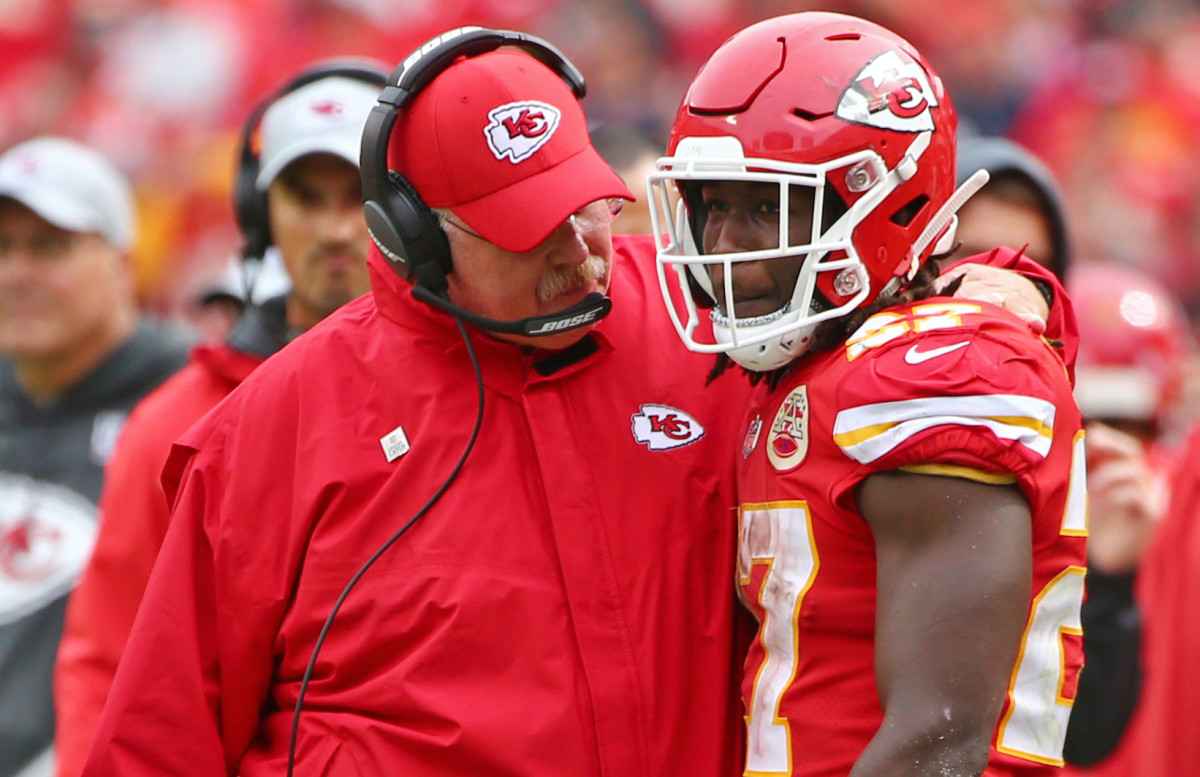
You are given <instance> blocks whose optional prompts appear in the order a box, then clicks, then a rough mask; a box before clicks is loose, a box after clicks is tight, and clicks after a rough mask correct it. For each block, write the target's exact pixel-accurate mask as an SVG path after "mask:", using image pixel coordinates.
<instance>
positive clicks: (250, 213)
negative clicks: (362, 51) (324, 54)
mask: <svg viewBox="0 0 1200 777" xmlns="http://www.w3.org/2000/svg"><path fill="white" fill-rule="evenodd" d="M335 77H340V78H350V79H353V80H355V81H362V82H364V83H367V84H370V85H372V86H378V87H380V88H382V87H383V86H384V85H385V84H387V77H388V76H387V70H386V69H385V68H384V67H383V64H382V63H380V62H376V61H374V60H370V59H365V58H361V57H334V58H331V59H324V60H321V61H320V62H318V63H316V64H315V65H313V66H311V67H309V68H306V69H305V70H303V71H302V72H300V73H299V74H298V75H296V76H295V77H294V78H292V79H291V80H290V81H288V82H287V83H285V84H284V85H283V86H281V87H279V88H277V89H276V90H275V91H273V92H271V93H270V94H269V95H268V96H267V97H266V98H265V99H263V100H262V101H261V102H260V103H259V104H258V105H257V106H256V107H255V109H254V110H253V111H252V112H251V113H250V116H249V117H248V118H247V119H246V123H245V124H244V125H243V126H242V132H241V135H240V140H239V148H240V152H239V154H238V167H237V173H236V175H235V176H234V182H233V213H234V217H235V218H236V219H237V225H238V229H240V230H241V233H242V240H243V245H242V258H243V259H244V260H256V259H262V256H263V254H264V253H266V251H267V249H268V248H270V247H271V244H272V238H271V221H270V218H269V216H268V209H267V193H266V192H264V191H260V190H259V188H258V173H259V167H260V165H259V149H258V148H257V147H256V141H257V133H258V125H259V122H261V121H262V117H263V114H265V113H266V112H267V110H268V109H269V108H270V107H271V105H273V104H274V103H275V101H276V100H278V99H279V98H281V97H283V96H284V95H286V94H289V93H291V92H294V91H296V90H297V89H299V88H301V87H303V86H307V85H308V84H311V83H314V82H316V81H321V80H323V79H326V78H335Z"/></svg>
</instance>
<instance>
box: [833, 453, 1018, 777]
mask: <svg viewBox="0 0 1200 777" xmlns="http://www.w3.org/2000/svg"><path fill="white" fill-rule="evenodd" d="M856 498H857V501H858V507H859V510H860V511H861V513H862V515H863V517H864V518H865V519H866V521H867V523H868V524H869V526H870V527H871V531H872V532H873V534H874V537H875V546H876V555H877V563H878V577H877V585H878V591H877V615H876V619H877V622H876V667H875V671H876V682H877V685H878V688H879V697H880V702H881V704H882V705H883V710H884V718H883V724H882V725H881V726H880V729H879V731H878V732H877V733H876V735H875V737H874V738H873V739H872V741H871V743H870V745H869V746H868V747H867V749H866V750H865V751H864V752H863V753H862V755H861V756H860V758H859V760H858V762H857V763H856V765H855V767H854V769H853V770H852V771H851V777H867V776H868V775H871V776H872V777H874V776H876V775H889V776H898V775H930V774H955V775H979V774H981V773H982V772H983V770H984V768H985V767H986V765H987V760H988V748H989V745H990V742H991V739H992V735H993V733H994V730H995V727H996V723H997V720H998V718H999V714H1000V710H1001V706H1002V703H1003V700H1004V695H1005V692H1006V690H1007V688H1008V683H1009V678H1010V675H1011V672H1012V669H1013V665H1014V663H1015V661H1016V658H1017V650H1018V645H1019V644H1020V640H1021V635H1022V633H1023V631H1024V627H1025V622H1026V618H1027V614H1028V609H1029V595H1030V586H1031V583H1030V580H1031V566H1032V548H1031V539H1030V537H1031V518H1030V512H1029V506H1028V503H1027V502H1026V500H1025V498H1024V496H1023V495H1022V494H1021V492H1020V491H1019V490H1018V489H1017V488H1016V487H1015V486H1007V485H990V484H985V483H982V482H976V481H972V480H967V479H963V478H956V477H941V476H935V475H918V474H910V473H905V472H900V471H894V470H893V471H889V472H882V473H877V474H874V475H871V476H870V477H868V478H867V479H866V480H864V481H863V482H862V483H861V484H860V486H859V487H858V490H857V492H856Z"/></svg>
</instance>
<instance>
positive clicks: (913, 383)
mask: <svg viewBox="0 0 1200 777" xmlns="http://www.w3.org/2000/svg"><path fill="white" fill-rule="evenodd" d="M742 454H743V461H742V462H741V465H740V469H739V476H738V478H739V479H738V486H739V501H740V509H739V557H738V576H739V583H740V587H741V594H742V597H743V601H744V602H745V603H746V605H747V606H748V607H749V608H750V609H751V610H752V611H753V613H754V614H755V616H756V617H757V618H758V621H759V630H758V635H757V638H756V639H755V641H754V644H753V646H752V647H751V649H750V651H749V654H748V657H747V661H746V671H745V674H744V679H743V687H742V698H743V702H744V704H745V708H746V721H747V733H748V752H747V765H746V774H748V775H749V774H755V775H759V774H786V775H803V777H825V776H826V775H828V776H830V777H832V775H840V776H842V777H844V775H845V774H846V773H847V772H848V771H849V770H850V768H851V766H852V765H853V764H854V762H855V760H856V759H857V758H858V756H859V754H860V753H861V752H862V751H863V749H864V748H865V747H866V745H867V744H868V742H869V741H870V739H871V737H872V736H873V735H874V734H875V732H876V730H877V729H878V728H879V726H880V723H881V721H882V716H883V712H882V708H881V705H880V701H879V697H878V694H877V691H876V686H875V675H874V663H875V647H874V639H875V594H876V591H875V585H876V583H875V581H876V568H875V549H874V540H873V537H872V534H871V530H870V528H869V526H868V524H867V523H866V521H865V520H863V518H862V517H861V515H860V514H859V513H858V511H857V508H856V505H855V501H854V494H853V489H854V487H855V485H856V484H858V483H859V482H860V481H862V480H863V479H864V478H865V477H867V476H868V475H870V474H871V473H874V472H880V471H885V470H895V469H900V468H903V469H905V470H907V471H913V472H918V473H925V474H940V475H947V476H956V477H968V478H972V479H975V480H980V481H983V482H989V483H1016V484H1017V485H1018V486H1019V487H1020V489H1021V490H1022V492H1023V493H1024V495H1025V497H1026V499H1027V500H1028V502H1029V505H1030V508H1031V513H1032V518H1033V527H1032V539H1033V554H1034V558H1033V580H1032V599H1031V601H1030V608H1029V619H1028V622H1027V626H1026V631H1025V635H1024V637H1023V641H1022V645H1021V651H1020V654H1019V658H1018V661H1017V663H1016V665H1015V666H1014V667H1013V670H1012V676H1011V680H1010V683H1009V688H1008V694H1007V698H1006V700H1005V702H1004V708H1003V712H1002V715H1001V718H1000V720H999V723H998V725H997V728H996V733H995V737H994V739H993V743H992V757H991V761H990V765H989V767H988V771H987V772H986V774H987V775H989V776H990V777H995V776H998V775H1038V774H1043V773H1054V772H1056V771H1057V769H1058V766H1060V765H1061V764H1062V756H1061V754H1062V743H1063V737H1064V735H1065V732H1066V728H1067V720H1068V717H1069V714H1070V710H1071V705H1072V703H1073V698H1074V689H1075V683H1076V678H1077V676H1078V671H1079V669H1080V667H1081V665H1082V663H1083V657H1082V650H1081V644H1080V643H1081V630H1080V621H1079V607H1080V604H1081V602H1082V600H1083V579H1084V570H1085V557H1086V553H1085V551H1086V548H1085V538H1086V534H1087V519H1086V495H1085V487H1084V466H1083V461H1084V454H1083V432H1082V427H1081V423H1080V417H1079V412H1078V410H1077V409H1076V407H1075V404H1074V400H1073V398H1072V395H1071V385H1070V382H1069V380H1068V378H1067V376H1066V371H1065V369H1064V367H1063V363H1062V361H1061V359H1060V358H1059V357H1058V355H1057V354H1056V353H1055V352H1054V350H1053V348H1052V347H1051V346H1050V345H1049V344H1048V343H1047V342H1046V341H1044V340H1042V339H1040V338H1036V337H1034V336H1033V335H1032V334H1031V333H1030V332H1029V330H1028V329H1027V327H1026V326H1025V324H1023V323H1021V322H1020V321H1018V320H1017V319H1016V318H1015V317H1012V316H1010V315H1009V314H1007V313H1004V312H1003V311H1000V310H999V309H998V308H995V307H992V306H990V305H987V304H980V303H976V302H970V301H959V300H949V299H943V298H936V299H930V300H925V301H922V302H918V303H914V304H912V305H909V306H900V307H893V308H890V309H888V310H885V311H882V312H880V313H878V314H876V315H875V316H873V317H871V318H870V319H869V320H868V321H867V322H866V323H865V324H864V325H863V326H862V327H861V328H860V329H859V330H858V331H857V332H856V333H855V334H854V335H853V336H852V337H851V338H850V339H849V340H847V342H846V343H845V344H844V345H843V346H841V347H839V348H837V349H834V350H831V351H828V352H824V353H820V354H814V355H812V356H809V357H808V358H806V359H804V360H803V361H801V362H800V363H799V364H798V365H797V367H796V368H795V369H794V370H793V371H792V372H791V373H790V374H789V375H788V376H787V377H786V378H785V379H784V380H783V382H782V383H781V384H780V385H779V386H778V387H777V388H776V389H775V390H774V391H772V392H771V393H770V394H769V396H767V397H765V399H763V401H762V403H761V404H760V405H758V406H755V407H751V409H750V412H749V414H748V416H747V424H746V436H745V442H744V445H743V449H742Z"/></svg>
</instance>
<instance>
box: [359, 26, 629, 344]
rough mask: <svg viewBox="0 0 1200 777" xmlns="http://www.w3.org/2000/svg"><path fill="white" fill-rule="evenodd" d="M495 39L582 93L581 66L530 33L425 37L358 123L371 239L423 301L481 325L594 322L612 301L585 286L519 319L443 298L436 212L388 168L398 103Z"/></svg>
mask: <svg viewBox="0 0 1200 777" xmlns="http://www.w3.org/2000/svg"><path fill="white" fill-rule="evenodd" d="M501 46H514V47H516V48H519V49H522V50H523V51H525V52H526V53H528V54H529V55H531V56H532V57H533V58H534V59H536V60H538V61H539V62H541V63H542V64H544V65H545V66H546V67H548V68H550V69H551V70H553V71H554V72H555V73H557V74H558V75H559V77H560V78H562V79H563V81H565V82H566V83H567V86H569V87H570V88H571V92H572V93H574V95H575V98H576V99H583V97H584V95H586V94H587V84H586V83H585V82H584V80H583V74H582V73H581V72H579V68H577V67H575V65H573V64H572V63H571V61H570V60H568V59H567V58H566V57H565V56H563V54H562V52H560V51H559V50H558V49H557V48H555V47H554V46H553V45H552V44H550V43H548V42H546V41H544V40H542V39H541V38H538V37H535V36H533V35H528V34H526V33H523V32H512V31H510V30H490V29H486V28H483V27H459V28H458V29H455V30H450V31H449V32H446V33H443V34H442V35H439V36H437V37H436V38H434V39H432V40H430V41H429V42H428V43H426V44H425V45H423V46H421V47H420V48H419V49H417V50H416V51H415V52H413V53H412V54H411V55H410V56H409V57H408V58H407V59H405V60H404V61H403V62H401V63H400V64H399V66H397V67H396V69H395V70H394V71H393V72H392V74H391V76H389V77H388V82H387V86H385V87H384V89H383V91H382V92H380V94H379V102H378V104H377V105H376V106H375V107H374V108H372V109H371V113H370V115H369V116H368V117H367V124H366V127H365V128H364V130H363V142H362V158H361V160H360V161H361V164H360V165H359V171H360V174H361V175H362V189H363V199H364V203H363V214H364V217H365V219H366V222H367V231H368V232H370V233H371V239H372V240H374V241H375V245H377V246H378V247H379V250H380V251H381V252H382V253H383V255H384V257H385V258H386V259H387V260H388V264H389V266H391V268H392V269H393V270H395V271H396V272H397V273H398V274H399V275H400V276H401V277H403V278H406V279H407V280H409V281H411V282H412V283H413V284H414V288H413V294H414V295H416V297H417V298H418V299H420V300H422V301H423V302H426V303H428V304H430V305H433V306H435V307H438V308H440V309H442V310H445V311H446V312H448V313H450V314H451V315H454V316H457V317H458V318H461V319H463V320H465V321H467V322H468V323H471V324H473V325H475V326H477V327H480V328H482V329H488V330H491V331H496V332H509V333H513V334H521V335H527V336H539V335H548V334H556V333H558V332H563V331H566V330H568V329H574V328H576V327H579V326H585V325H587V324H591V323H594V322H595V321H598V320H599V319H600V318H602V317H604V316H605V315H606V314H607V313H608V311H609V309H610V308H611V306H612V303H611V302H610V301H609V299H608V298H607V297H605V296H604V295H602V294H589V295H588V296H587V298H585V299H584V300H583V301H582V302H580V303H578V304H577V305H573V306H571V307H570V308H568V309H567V310H564V311H562V312H561V313H558V314H555V315H553V316H542V317H535V318H526V319H521V320H519V321H496V320H493V319H488V318H483V317H481V316H476V315H473V314H471V313H468V312H467V311H465V310H463V309H462V308H459V307H457V306H456V305H454V304H453V303H451V302H450V300H449V298H448V297H447V296H446V288H447V284H446V275H447V274H448V273H450V272H451V271H452V270H453V265H452V263H451V259H450V244H449V241H447V239H446V233H445V231H443V229H442V227H441V224H440V223H439V222H438V217H437V214H435V213H434V212H433V210H432V209H431V208H430V207H429V206H428V205H426V204H425V203H424V201H423V200H422V199H421V195H420V194H418V193H417V190H416V189H415V188H414V187H413V185H412V184H411V183H410V182H409V181H408V179H406V178H405V177H404V176H403V175H401V174H400V173H398V172H396V171H395V170H389V169H388V145H389V143H390V142H391V137H392V128H393V127H394V126H395V124H396V118H397V116H398V115H399V113H400V111H402V110H404V109H405V108H406V107H407V106H409V105H410V104H411V103H412V101H413V100H414V99H416V96H417V94H418V93H419V92H420V91H421V90H422V89H424V88H425V87H426V86H428V85H429V83H430V82H432V81H433V80H434V79H435V78H437V76H438V75H439V74H440V73H442V72H443V71H445V70H446V69H447V68H449V67H450V66H451V65H452V64H454V62H455V61H456V60H457V59H458V58H459V57H477V56H479V55H480V54H486V53H488V52H489V51H495V50H496V49H498V48H500V47H501Z"/></svg>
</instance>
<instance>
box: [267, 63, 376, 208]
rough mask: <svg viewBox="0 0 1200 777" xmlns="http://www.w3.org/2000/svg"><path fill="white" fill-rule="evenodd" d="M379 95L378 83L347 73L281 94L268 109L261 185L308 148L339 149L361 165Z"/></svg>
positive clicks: (329, 151)
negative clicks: (369, 119) (369, 120)
mask: <svg viewBox="0 0 1200 777" xmlns="http://www.w3.org/2000/svg"><path fill="white" fill-rule="evenodd" d="M378 98H379V87H378V86H375V85H373V84H368V83H366V82H365V81H359V80H357V79H354V78H346V77H344V76H331V77H330V78H322V79H321V80H320V81H314V82H313V83H311V84H307V85H305V86H302V87H300V88H299V89H296V90H295V91H292V92H288V93H287V94H286V95H284V96H283V97H280V98H279V99H278V100H276V101H275V102H274V103H273V104H272V105H271V107H270V108H268V109H267V110H266V112H265V113H264V114H263V119H262V134H261V138H262V143H261V149H262V150H261V151H260V153H259V160H260V162H261V165H262V166H261V168H260V170H259V173H258V181H257V183H258V188H259V189H264V190H265V189H266V188H267V187H268V186H270V185H271V182H272V181H274V180H275V177H276V176H277V175H279V173H280V172H282V170H283V168H285V167H287V166H288V165H290V164H291V163H292V162H295V161H296V160H297V159H299V158H300V157H302V156H305V155H307V154H315V153H322V152H323V153H326V154H334V155H335V156H340V157H341V158H342V159H345V160H346V161H347V162H349V163H350V164H352V165H354V166H355V167H358V157H359V150H360V148H361V146H362V131H363V125H364V124H366V122H367V114H369V113H370V112H371V108H372V107H373V106H374V105H375V101H376V100H377V99H378Z"/></svg>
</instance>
